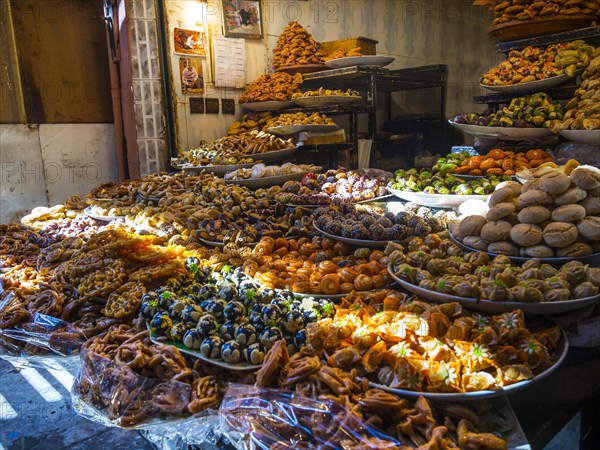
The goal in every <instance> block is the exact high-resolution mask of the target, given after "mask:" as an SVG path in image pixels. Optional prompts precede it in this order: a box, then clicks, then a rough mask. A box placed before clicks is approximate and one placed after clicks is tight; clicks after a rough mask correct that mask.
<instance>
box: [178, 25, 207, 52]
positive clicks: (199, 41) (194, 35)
mask: <svg viewBox="0 0 600 450" xmlns="http://www.w3.org/2000/svg"><path fill="white" fill-rule="evenodd" d="M173 40H174V42H173V48H174V49H175V53H176V54H179V55H194V56H206V32H205V30H186V29H183V28H175V30H174V32H173Z"/></svg>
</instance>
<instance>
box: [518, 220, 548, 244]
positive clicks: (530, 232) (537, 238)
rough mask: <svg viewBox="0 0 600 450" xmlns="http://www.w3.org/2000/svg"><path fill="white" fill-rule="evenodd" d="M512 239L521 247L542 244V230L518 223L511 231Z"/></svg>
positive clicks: (535, 226)
mask: <svg viewBox="0 0 600 450" xmlns="http://www.w3.org/2000/svg"><path fill="white" fill-rule="evenodd" d="M510 238H511V239H512V241H513V242H515V243H516V244H517V245H520V246H521V247H530V246H532V245H537V244H539V243H540V242H542V229H541V228H540V227H538V226H537V225H531V224H528V223H518V224H517V225H515V226H514V227H512V229H511V230H510Z"/></svg>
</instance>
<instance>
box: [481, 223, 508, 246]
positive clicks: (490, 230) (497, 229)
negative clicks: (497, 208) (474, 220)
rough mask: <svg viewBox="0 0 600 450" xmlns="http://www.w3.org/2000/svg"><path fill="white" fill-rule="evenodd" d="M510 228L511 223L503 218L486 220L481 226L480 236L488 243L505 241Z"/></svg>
mask: <svg viewBox="0 0 600 450" xmlns="http://www.w3.org/2000/svg"><path fill="white" fill-rule="evenodd" d="M511 228H512V226H511V224H510V223H508V222H506V221H504V220H497V221H494V222H488V223H486V224H485V225H484V226H483V228H481V237H482V238H483V239H485V240H486V241H487V242H488V243H491V242H498V241H506V240H508V237H509V236H510V230H511Z"/></svg>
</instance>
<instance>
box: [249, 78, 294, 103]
mask: <svg viewBox="0 0 600 450" xmlns="http://www.w3.org/2000/svg"><path fill="white" fill-rule="evenodd" d="M301 84H302V74H299V73H297V74H295V75H290V74H288V73H285V72H276V73H274V74H272V75H268V74H263V75H261V76H260V77H258V78H257V79H256V80H255V81H253V82H252V83H251V84H250V85H249V86H248V88H247V89H246V91H245V92H244V93H243V94H242V95H241V97H240V99H239V100H238V102H239V103H248V102H266V101H287V100H290V99H291V98H292V95H293V94H294V93H296V92H298V87H299V86H300V85H301Z"/></svg>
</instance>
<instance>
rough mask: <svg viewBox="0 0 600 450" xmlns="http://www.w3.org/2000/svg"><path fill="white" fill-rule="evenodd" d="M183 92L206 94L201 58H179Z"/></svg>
mask: <svg viewBox="0 0 600 450" xmlns="http://www.w3.org/2000/svg"><path fill="white" fill-rule="evenodd" d="M179 79H180V80H181V92H182V93H183V94H187V95H198V94H204V74H203V70H202V59H201V58H179Z"/></svg>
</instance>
